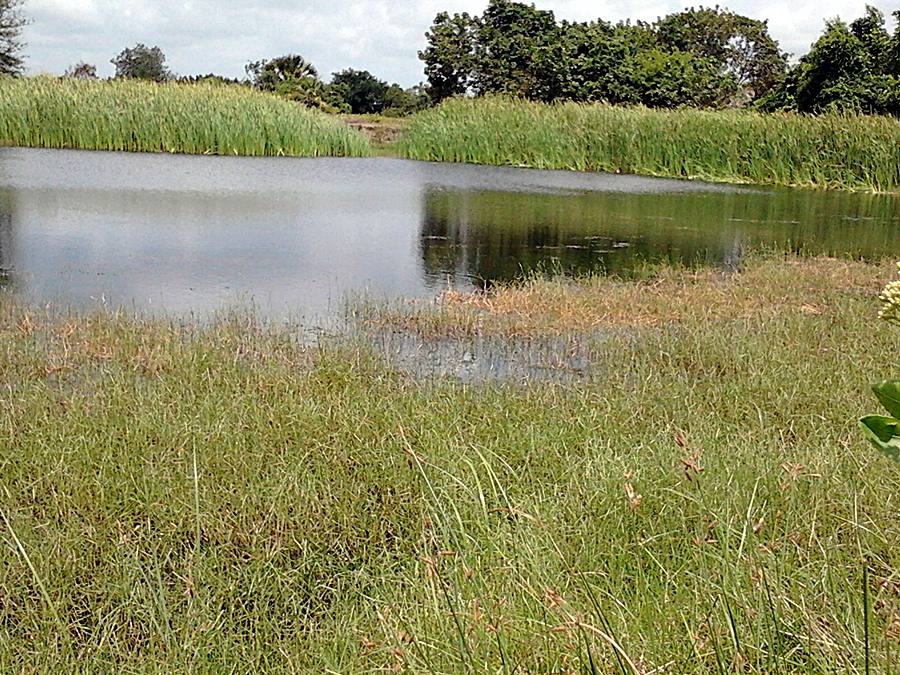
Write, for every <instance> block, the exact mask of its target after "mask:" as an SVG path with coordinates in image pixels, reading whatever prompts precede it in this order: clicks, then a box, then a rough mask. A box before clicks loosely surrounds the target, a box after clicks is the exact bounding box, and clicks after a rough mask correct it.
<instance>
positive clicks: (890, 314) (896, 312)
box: [878, 262, 900, 326]
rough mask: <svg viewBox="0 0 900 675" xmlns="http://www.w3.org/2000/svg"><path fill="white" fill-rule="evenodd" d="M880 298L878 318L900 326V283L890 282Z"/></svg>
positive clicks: (898, 266) (898, 267)
mask: <svg viewBox="0 0 900 675" xmlns="http://www.w3.org/2000/svg"><path fill="white" fill-rule="evenodd" d="M897 269H898V270H900V262H898V263H897ZM878 298H879V299H880V300H881V303H882V305H881V309H880V310H879V311H878V318H879V319H884V320H885V321H890V322H891V323H894V324H897V325H898V326H900V281H892V282H890V283H889V284H888V285H887V286H885V287H884V290H882V291H881V295H879V296H878Z"/></svg>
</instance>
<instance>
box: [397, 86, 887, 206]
mask: <svg viewBox="0 0 900 675" xmlns="http://www.w3.org/2000/svg"><path fill="white" fill-rule="evenodd" d="M398 150H399V152H400V153H401V154H402V155H404V156H406V157H409V158H413V159H424V160H436V161H454V162H473V163H479V164H498V165H515V166H528V167H535V168H541V169H576V170H581V171H611V172H617V173H633V174H645V175H651V176H670V177H678V178H700V179H705V180H713V181H725V182H737V183H758V184H771V185H791V186H809V187H818V188H840V189H852V190H870V191H879V192H895V191H897V190H900V122H898V121H897V120H895V119H892V118H887V117H862V116H860V117H852V116H844V117H840V116H829V115H824V116H819V117H812V116H802V115H794V114H770V115H761V114H756V113H751V112H744V111H699V110H677V111H655V110H646V109H633V108H621V107H610V106H605V105H580V104H574V103H563V104H556V105H545V104H539V103H530V102H526V101H518V100H507V99H496V98H495V99H475V100H458V99H457V100H452V101H448V102H446V103H444V104H443V105H441V106H439V107H437V108H435V109H431V110H427V111H425V112H422V113H419V114H418V115H416V116H415V117H413V118H412V120H411V122H410V125H409V128H408V130H407V132H406V134H405V135H404V136H403V138H402V139H401V141H400V144H399V146H398Z"/></svg>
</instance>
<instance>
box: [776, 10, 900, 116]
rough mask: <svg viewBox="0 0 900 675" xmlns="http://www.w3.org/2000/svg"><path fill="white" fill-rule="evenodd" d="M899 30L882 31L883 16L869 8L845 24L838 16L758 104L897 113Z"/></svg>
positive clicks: (899, 100)
mask: <svg viewBox="0 0 900 675" xmlns="http://www.w3.org/2000/svg"><path fill="white" fill-rule="evenodd" d="M898 34H900V31H898ZM898 34H895V35H894V36H893V37H892V36H891V35H890V34H889V33H888V32H887V30H885V28H884V15H883V14H882V13H881V12H879V11H878V10H877V9H875V8H874V7H867V8H866V14H865V16H863V17H862V18H860V19H857V20H856V21H854V22H852V23H851V24H850V25H849V26H848V25H847V24H846V23H844V22H843V21H840V20H839V19H835V20H833V21H829V22H827V23H826V25H825V32H824V33H823V34H822V36H821V37H820V38H819V39H818V40H816V42H815V43H814V44H813V45H812V48H811V49H810V51H809V53H808V54H806V55H805V56H804V57H803V58H801V59H800V62H799V63H798V64H797V65H796V66H795V67H794V68H793V69H792V70H791V72H790V73H789V74H788V76H787V78H786V79H785V81H784V82H783V83H782V85H781V86H780V87H778V88H777V89H775V90H774V91H773V92H772V93H771V94H770V95H769V96H767V97H765V98H764V99H763V100H762V101H760V107H761V108H762V109H764V110H797V111H799V112H805V113H820V112H827V111H838V112H861V113H871V114H888V115H895V116H900V77H898V76H897V72H898V64H897V58H896V56H895V55H897V54H898V53H900V51H898V39H900V38H898Z"/></svg>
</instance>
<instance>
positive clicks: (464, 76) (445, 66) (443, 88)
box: [419, 12, 476, 102]
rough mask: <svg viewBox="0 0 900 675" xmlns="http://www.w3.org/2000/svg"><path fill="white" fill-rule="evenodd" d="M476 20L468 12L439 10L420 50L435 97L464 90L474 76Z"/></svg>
mask: <svg viewBox="0 0 900 675" xmlns="http://www.w3.org/2000/svg"><path fill="white" fill-rule="evenodd" d="M475 28H476V22H475V20H474V19H473V18H472V17H471V16H469V15H468V14H467V13H465V12H463V13H462V14H454V15H453V16H450V15H449V14H447V12H441V13H440V14H438V15H437V16H436V17H435V19H434V23H433V24H432V25H431V29H430V30H429V31H428V32H427V33H425V39H426V40H427V41H428V46H427V47H426V48H425V49H424V50H423V51H421V52H419V58H420V59H421V60H422V61H424V62H425V77H426V78H427V79H428V94H429V96H430V97H431V98H432V99H433V100H434V101H438V102H439V101H443V100H444V99H445V98H448V97H450V96H459V95H461V94H465V93H466V91H468V89H469V85H470V84H471V80H472V71H473V67H474V65H473V54H474V48H475V39H476V37H475Z"/></svg>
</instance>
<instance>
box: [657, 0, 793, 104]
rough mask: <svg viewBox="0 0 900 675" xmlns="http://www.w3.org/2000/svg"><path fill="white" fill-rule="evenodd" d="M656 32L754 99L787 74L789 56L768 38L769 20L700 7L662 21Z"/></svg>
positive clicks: (674, 46) (663, 41) (668, 44)
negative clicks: (712, 66) (704, 60)
mask: <svg viewBox="0 0 900 675" xmlns="http://www.w3.org/2000/svg"><path fill="white" fill-rule="evenodd" d="M655 30H656V33H657V35H658V36H659V40H660V42H661V43H662V44H664V45H666V46H668V47H670V48H673V49H677V50H680V51H682V52H690V53H692V54H695V55H697V56H701V57H704V58H707V59H709V60H710V61H711V62H712V63H714V64H715V65H716V67H717V68H718V69H719V72H720V73H721V74H722V75H727V76H730V77H732V78H733V79H734V81H735V84H736V86H738V87H740V88H744V89H747V90H749V93H750V95H751V96H752V97H759V96H761V95H762V94H765V93H766V92H767V91H769V90H770V89H772V87H774V86H775V85H776V84H778V83H779V82H780V81H781V80H782V79H783V77H784V74H785V72H786V71H787V54H785V53H784V52H782V51H781V49H779V47H778V43H777V42H775V40H773V39H772V37H771V36H770V35H769V29H768V25H767V22H766V21H757V20H755V19H751V18H749V17H746V16H742V15H740V14H735V13H734V12H730V11H728V10H724V9H719V8H718V7H715V8H712V9H710V8H704V7H700V8H699V9H694V8H691V9H687V10H685V11H683V12H676V13H674V14H670V15H668V16H667V17H665V18H663V19H660V20H659V21H658V22H657V23H656V26H655Z"/></svg>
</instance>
